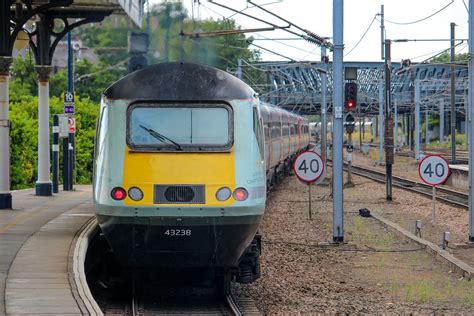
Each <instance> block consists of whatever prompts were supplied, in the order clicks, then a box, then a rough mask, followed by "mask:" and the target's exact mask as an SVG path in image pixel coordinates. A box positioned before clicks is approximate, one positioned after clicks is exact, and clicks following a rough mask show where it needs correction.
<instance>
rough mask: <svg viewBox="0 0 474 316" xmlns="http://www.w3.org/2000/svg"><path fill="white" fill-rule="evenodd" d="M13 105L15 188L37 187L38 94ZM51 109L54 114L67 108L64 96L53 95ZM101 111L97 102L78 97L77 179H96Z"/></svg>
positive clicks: (12, 136) (12, 103) (13, 184)
mask: <svg viewBox="0 0 474 316" xmlns="http://www.w3.org/2000/svg"><path fill="white" fill-rule="evenodd" d="M10 109H11V111H10V119H11V120H12V129H11V133H10V139H11V175H12V180H11V186H12V189H22V188H27V187H33V186H34V183H35V181H36V177H37V159H38V98H37V97H30V98H29V99H24V100H21V101H18V102H11V103H10ZM50 112H51V115H52V114H55V113H62V112H63V102H62V98H57V97H53V98H51V99H50ZM98 112H99V105H98V104H97V103H94V102H91V101H90V100H88V99H80V98H78V99H76V128H77V133H76V183H91V181H92V168H93V160H92V159H93V151H94V136H95V123H96V120H97V116H98ZM50 124H52V119H51V121H50ZM51 136H52V135H51Z"/></svg>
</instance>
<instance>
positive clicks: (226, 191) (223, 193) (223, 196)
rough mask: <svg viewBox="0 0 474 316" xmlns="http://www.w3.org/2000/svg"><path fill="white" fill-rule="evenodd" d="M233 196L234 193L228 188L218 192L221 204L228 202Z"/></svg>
mask: <svg viewBox="0 0 474 316" xmlns="http://www.w3.org/2000/svg"><path fill="white" fill-rule="evenodd" d="M231 195H232V191H231V190H230V189H229V188H228V187H223V188H220V189H219V190H217V192H216V199H217V200H218V201H221V202H223V201H227V200H228V199H229V198H230V196H231Z"/></svg>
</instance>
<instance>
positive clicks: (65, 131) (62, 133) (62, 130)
mask: <svg viewBox="0 0 474 316" xmlns="http://www.w3.org/2000/svg"><path fill="white" fill-rule="evenodd" d="M58 117H59V137H60V138H66V137H68V136H69V128H68V117H67V116H66V115H64V114H59V115H58Z"/></svg>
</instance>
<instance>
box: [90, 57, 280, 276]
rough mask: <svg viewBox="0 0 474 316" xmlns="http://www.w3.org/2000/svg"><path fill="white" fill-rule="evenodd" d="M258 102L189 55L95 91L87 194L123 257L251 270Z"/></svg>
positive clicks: (259, 147)
mask: <svg viewBox="0 0 474 316" xmlns="http://www.w3.org/2000/svg"><path fill="white" fill-rule="evenodd" d="M260 108H261V107H260V105H259V101H258V98H257V97H256V94H255V92H254V91H253V90H252V89H251V88H250V87H248V86H247V85H246V84H245V83H243V82H242V81H240V80H239V79H237V78H235V77H234V76H232V75H230V74H228V73H226V72H224V71H221V70H218V69H215V68H211V67H207V66H202V65H195V64H189V63H164V64H159V65H153V66H149V67H147V68H144V69H142V70H139V71H136V72H134V73H132V74H130V75H128V76H126V77H124V78H122V79H121V80H119V81H117V82H116V83H114V84H113V85H112V86H110V87H109V88H108V89H107V90H106V91H105V93H104V96H103V100H102V104H101V113H100V118H99V122H98V126H97V136H96V148H95V172H94V203H95V207H96V216H97V218H98V221H99V224H100V227H101V230H102V232H103V234H104V235H105V237H106V239H107V241H108V243H109V245H110V246H111V248H112V249H113V251H114V252H115V253H116V255H117V257H118V258H119V260H120V261H121V263H122V265H123V266H125V267H130V268H150V267H151V268H161V269H171V270H175V271H176V270H178V271H179V270H183V271H184V270H186V269H188V270H189V269H212V270H215V271H217V274H219V275H221V276H223V279H225V280H229V279H230V278H232V277H233V276H234V277H235V279H236V280H237V281H239V282H242V283H249V282H252V281H254V280H255V279H256V278H258V277H259V275H260V268H259V260H258V259H259V255H260V242H259V235H258V234H257V228H258V225H259V223H260V221H261V218H262V216H263V212H264V209H265V198H266V174H267V169H268V168H266V164H265V145H264V144H265V136H264V124H266V123H264V122H263V120H262V118H261V115H260ZM280 132H281V131H280ZM275 157H276V155H275ZM280 157H281V158H286V157H282V156H281V155H280Z"/></svg>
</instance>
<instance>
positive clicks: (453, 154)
mask: <svg viewBox="0 0 474 316" xmlns="http://www.w3.org/2000/svg"><path fill="white" fill-rule="evenodd" d="M455 26H456V24H455V23H454V22H451V60H450V61H451V67H450V68H451V163H452V164H454V163H456V100H455V99H456V95H455V93H456V86H455V84H456V81H455V80H456V78H455V77H454V46H455V45H456V43H455V42H454V27H455ZM469 40H472V39H471V38H469Z"/></svg>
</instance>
